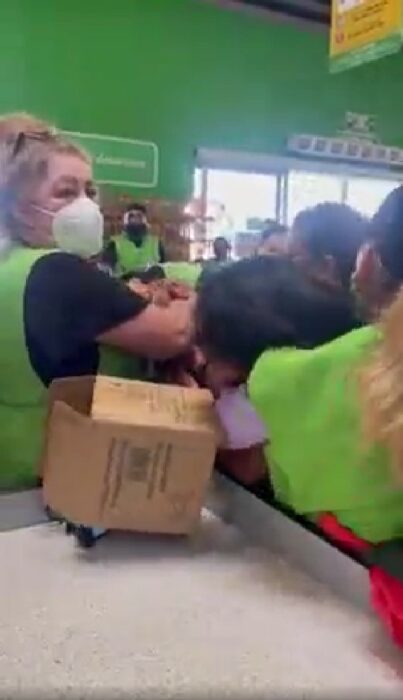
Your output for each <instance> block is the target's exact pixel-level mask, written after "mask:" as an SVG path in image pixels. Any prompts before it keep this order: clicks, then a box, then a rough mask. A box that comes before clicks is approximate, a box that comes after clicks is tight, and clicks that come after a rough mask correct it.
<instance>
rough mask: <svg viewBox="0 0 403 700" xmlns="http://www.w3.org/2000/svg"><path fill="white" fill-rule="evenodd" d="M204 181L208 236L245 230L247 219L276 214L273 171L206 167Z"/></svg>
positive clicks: (275, 184)
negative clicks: (254, 171)
mask: <svg viewBox="0 0 403 700" xmlns="http://www.w3.org/2000/svg"><path fill="white" fill-rule="evenodd" d="M207 183H208V184H207V188H208V189H207V201H208V211H207V214H208V215H210V216H211V217H212V219H214V221H213V222H212V225H211V226H210V227H209V229H210V235H211V236H215V235H220V234H222V235H228V234H231V233H233V232H235V231H246V230H247V229H248V228H249V229H250V228H251V223H252V224H253V222H258V221H259V220H264V219H268V218H271V219H272V218H275V216H276V195H277V177H276V176H275V175H257V174H254V173H242V172H236V171H232V170H209V171H208V180H207Z"/></svg>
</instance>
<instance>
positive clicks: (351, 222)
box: [292, 202, 368, 287]
mask: <svg viewBox="0 0 403 700" xmlns="http://www.w3.org/2000/svg"><path fill="white" fill-rule="evenodd" d="M367 223H368V222H367V220H366V219H365V217H363V216H362V215H361V214H360V213H359V212H357V211H356V210H355V209H352V208H351V207H349V206H348V205H347V204H339V203H337V202H324V203H323V204H318V205H317V206H316V207H312V208H311V209H305V210H304V211H301V212H300V213H299V214H297V216H296V217H295V220H294V223H293V227H292V240H293V241H296V242H301V243H302V245H303V246H304V247H305V248H306V251H307V253H308V255H309V256H310V257H311V258H312V259H314V260H315V259H316V260H320V259H322V258H325V257H326V256H331V257H332V258H333V260H334V262H335V265H336V269H337V272H338V275H339V279H340V281H341V283H342V284H343V286H345V287H349V285H350V278H351V275H352V273H353V272H354V268H355V262H356V259H357V254H358V251H359V249H360V247H361V245H362V243H363V242H364V238H365V233H366V226H367Z"/></svg>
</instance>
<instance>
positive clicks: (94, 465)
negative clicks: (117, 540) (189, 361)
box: [43, 377, 219, 534]
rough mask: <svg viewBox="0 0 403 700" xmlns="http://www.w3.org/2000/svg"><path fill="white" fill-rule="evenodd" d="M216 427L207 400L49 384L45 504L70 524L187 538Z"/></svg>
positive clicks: (143, 386) (84, 383)
mask: <svg viewBox="0 0 403 700" xmlns="http://www.w3.org/2000/svg"><path fill="white" fill-rule="evenodd" d="M218 439H219V428H218V425H217V423H216V418H215V414H214V411H213V399H212V396H211V394H210V393H209V392H208V391H205V390H201V389H184V388H181V387H174V386H162V385H157V384H147V383H143V382H132V381H126V380H122V379H112V378H108V377H97V378H95V379H94V378H91V377H83V378H79V379H63V380H59V381H57V382H54V384H53V385H52V387H51V389H50V409H49V417H48V423H47V439H46V446H45V450H44V462H43V475H44V497H45V502H46V503H47V504H48V505H49V506H50V507H51V508H52V509H53V510H55V511H56V512H58V513H60V514H61V515H63V516H64V517H65V518H67V519H68V520H70V521H72V522H74V523H76V524H84V525H91V526H100V527H105V528H107V529H121V530H136V531H142V532H159V533H175V534H187V533H189V532H191V531H192V529H193V528H194V527H195V525H196V524H197V522H198V520H199V518H200V512H201V507H202V504H203V499H204V495H205V491H206V487H207V484H208V480H209V477H210V475H211V472H212V468H213V463H214V458H215V453H216V447H217V443H218Z"/></svg>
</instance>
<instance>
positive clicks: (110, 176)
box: [62, 131, 158, 188]
mask: <svg viewBox="0 0 403 700" xmlns="http://www.w3.org/2000/svg"><path fill="white" fill-rule="evenodd" d="M62 133H63V134H64V135H65V136H67V137H68V138H69V139H70V140H71V141H73V142H75V143H76V144H77V145H78V146H81V148H84V150H86V151H88V153H89V154H90V155H91V156H92V158H93V164H94V177H95V180H96V181H97V182H99V183H100V184H104V185H117V186H121V187H136V188H137V187H146V188H152V187H156V185H157V183H158V147H157V146H156V145H155V143H151V142H149V141H137V140H134V139H126V138H121V137H118V136H101V135H99V134H83V133H81V132H79V131H63V132H62Z"/></svg>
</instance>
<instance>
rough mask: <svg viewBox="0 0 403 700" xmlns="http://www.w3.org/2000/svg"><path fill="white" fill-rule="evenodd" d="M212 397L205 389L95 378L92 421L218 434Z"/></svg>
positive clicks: (218, 428) (218, 429)
mask: <svg viewBox="0 0 403 700" xmlns="http://www.w3.org/2000/svg"><path fill="white" fill-rule="evenodd" d="M213 403H214V400H213V396H212V394H211V393H210V392H209V391H207V390H205V389H189V388H184V387H179V386H171V385H162V384H151V383H147V382H138V381H129V380H124V379H115V378H111V377H102V376H100V377H97V380H96V382H95V386H94V393H93V400H92V408H91V415H92V418H93V419H94V420H103V421H112V422H115V423H124V424H126V425H137V426H140V425H141V426H155V427H161V428H169V429H171V430H172V429H175V430H198V431H205V430H206V431H208V432H212V431H213V432H214V433H215V434H216V435H218V434H219V433H220V427H219V423H218V420H217V418H216V415H215V411H214V410H213Z"/></svg>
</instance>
